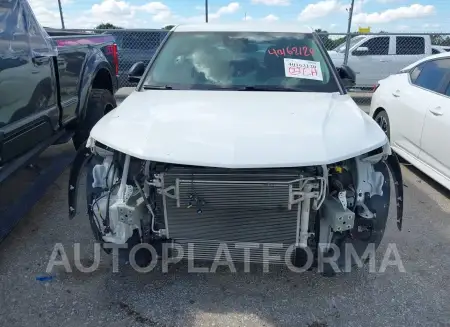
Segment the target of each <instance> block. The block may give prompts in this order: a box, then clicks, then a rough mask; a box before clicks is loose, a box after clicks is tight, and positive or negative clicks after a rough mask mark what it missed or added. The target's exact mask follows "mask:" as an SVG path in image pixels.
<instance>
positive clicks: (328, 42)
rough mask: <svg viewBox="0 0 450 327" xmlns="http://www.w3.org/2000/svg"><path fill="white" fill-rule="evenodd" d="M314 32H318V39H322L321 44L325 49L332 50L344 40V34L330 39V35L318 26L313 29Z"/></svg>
mask: <svg viewBox="0 0 450 327" xmlns="http://www.w3.org/2000/svg"><path fill="white" fill-rule="evenodd" d="M315 32H316V33H317V34H318V36H319V38H320V40H321V41H322V43H323V45H324V46H325V48H326V49H327V50H332V49H334V48H336V47H337V46H338V45H340V44H342V43H344V42H345V36H342V37H338V38H333V39H331V38H330V35H329V34H328V32H327V31H325V30H322V29H320V28H318V29H316V30H315Z"/></svg>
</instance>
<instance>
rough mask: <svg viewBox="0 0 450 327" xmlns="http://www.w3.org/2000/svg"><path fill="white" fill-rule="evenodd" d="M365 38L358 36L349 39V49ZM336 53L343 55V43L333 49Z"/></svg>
mask: <svg viewBox="0 0 450 327" xmlns="http://www.w3.org/2000/svg"><path fill="white" fill-rule="evenodd" d="M364 38H365V36H364V35H360V36H355V37H353V38H351V39H350V49H351V48H352V47H353V46H354V45H355V44H356V43H358V42H359V41H361V40H362V39H364ZM333 50H334V51H336V52H341V53H343V52H344V51H345V41H344V43H341V44H339V45H338V46H337V47H336V48H334V49H333Z"/></svg>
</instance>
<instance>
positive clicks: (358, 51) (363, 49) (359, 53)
mask: <svg viewBox="0 0 450 327" xmlns="http://www.w3.org/2000/svg"><path fill="white" fill-rule="evenodd" d="M368 53H369V48H368V47H358V48H356V50H355V51H353V52H352V54H353V55H354V56H367V54H368Z"/></svg>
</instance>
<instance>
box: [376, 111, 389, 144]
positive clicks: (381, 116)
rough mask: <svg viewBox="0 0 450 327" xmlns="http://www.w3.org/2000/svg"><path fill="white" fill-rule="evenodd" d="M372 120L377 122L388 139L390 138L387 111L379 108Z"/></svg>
mask: <svg viewBox="0 0 450 327" xmlns="http://www.w3.org/2000/svg"><path fill="white" fill-rule="evenodd" d="M374 120H375V121H376V122H377V124H378V125H380V127H381V129H382V130H383V132H385V133H386V135H387V137H388V139H390V133H391V130H390V125H389V117H388V114H387V112H386V111H384V110H380V112H378V113H377V114H376V115H375V118H374Z"/></svg>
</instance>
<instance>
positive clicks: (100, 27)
mask: <svg viewBox="0 0 450 327" xmlns="http://www.w3.org/2000/svg"><path fill="white" fill-rule="evenodd" d="M95 29H96V30H119V29H122V27H119V26H115V25H113V24H111V23H101V24H100V25H98V26H97V27H96V28H95Z"/></svg>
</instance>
